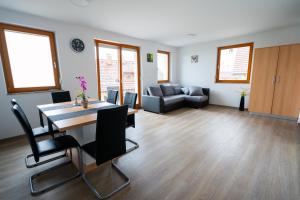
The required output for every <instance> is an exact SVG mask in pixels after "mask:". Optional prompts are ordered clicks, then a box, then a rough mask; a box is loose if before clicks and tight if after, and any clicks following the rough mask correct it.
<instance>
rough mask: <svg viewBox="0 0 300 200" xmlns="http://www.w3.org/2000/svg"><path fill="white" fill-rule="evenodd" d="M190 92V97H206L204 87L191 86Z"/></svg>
mask: <svg viewBox="0 0 300 200" xmlns="http://www.w3.org/2000/svg"><path fill="white" fill-rule="evenodd" d="M189 90H190V96H204V94H203V90H202V87H197V86H191V87H190V88H189Z"/></svg>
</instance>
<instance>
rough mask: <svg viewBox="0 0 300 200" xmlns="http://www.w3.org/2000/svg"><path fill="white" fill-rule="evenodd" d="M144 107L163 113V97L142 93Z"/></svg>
mask: <svg viewBox="0 0 300 200" xmlns="http://www.w3.org/2000/svg"><path fill="white" fill-rule="evenodd" d="M142 107H143V109H144V110H146V111H150V112H155V113H161V111H162V98H161V97H156V96H149V95H142Z"/></svg>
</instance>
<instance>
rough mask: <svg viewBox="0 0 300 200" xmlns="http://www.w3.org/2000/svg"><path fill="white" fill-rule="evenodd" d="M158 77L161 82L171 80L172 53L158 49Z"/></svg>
mask: <svg viewBox="0 0 300 200" xmlns="http://www.w3.org/2000/svg"><path fill="white" fill-rule="evenodd" d="M157 73H158V74H157V77H158V82H159V83H166V82H169V74H170V53H169V52H166V51H160V50H158V51H157Z"/></svg>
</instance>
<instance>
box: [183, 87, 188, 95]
mask: <svg viewBox="0 0 300 200" xmlns="http://www.w3.org/2000/svg"><path fill="white" fill-rule="evenodd" d="M181 91H182V92H183V94H185V95H189V93H190V90H189V88H187V87H183V88H181Z"/></svg>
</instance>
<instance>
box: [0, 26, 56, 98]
mask: <svg viewBox="0 0 300 200" xmlns="http://www.w3.org/2000/svg"><path fill="white" fill-rule="evenodd" d="M5 30H10V31H15V32H22V33H31V34H35V35H44V36H48V37H49V39H50V49H51V56H52V63H53V73H54V81H55V86H43V87H26V88H15V87H14V83H13V76H12V72H11V67H10V61H9V56H8V49H7V44H6V39H5V34H4V31H5ZM0 53H1V59H2V65H3V72H4V77H5V82H6V89H7V92H8V93H19V92H36V91H47V90H53V89H54V90H55V89H57V90H60V89H61V85H60V78H59V77H60V75H59V68H58V60H57V52H56V45H55V35H54V33H53V32H50V31H45V30H41V29H36V28H29V27H24V26H19V25H13V24H5V23H0Z"/></svg>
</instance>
